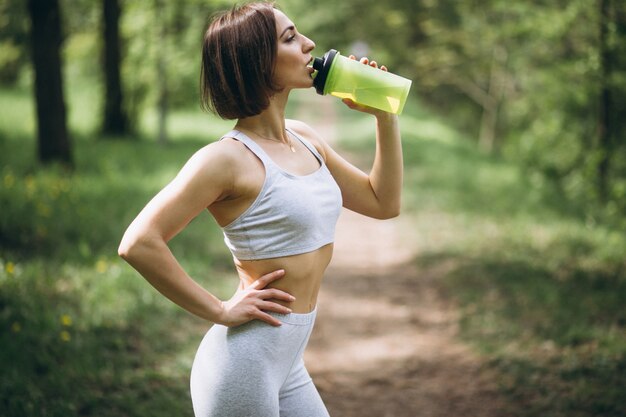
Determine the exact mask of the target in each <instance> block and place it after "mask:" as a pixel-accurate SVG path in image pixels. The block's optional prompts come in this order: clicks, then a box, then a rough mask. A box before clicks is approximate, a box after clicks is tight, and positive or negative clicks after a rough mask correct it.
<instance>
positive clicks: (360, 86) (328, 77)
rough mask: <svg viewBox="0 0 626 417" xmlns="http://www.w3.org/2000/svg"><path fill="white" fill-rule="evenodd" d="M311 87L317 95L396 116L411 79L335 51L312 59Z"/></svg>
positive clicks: (404, 100) (401, 106)
mask: <svg viewBox="0 0 626 417" xmlns="http://www.w3.org/2000/svg"><path fill="white" fill-rule="evenodd" d="M313 69H315V70H316V71H317V72H316V73H314V74H313V75H314V77H315V78H314V80H313V86H314V87H315V90H316V91H317V93H318V94H321V95H325V94H331V95H333V96H335V97H339V98H342V99H343V98H349V99H351V100H352V101H354V102H356V103H359V104H363V105H366V106H370V107H375V108H377V109H380V110H384V111H386V112H389V113H394V114H400V113H402V109H403V108H404V104H405V103H406V98H407V96H408V95H409V90H410V88H411V80H409V79H406V78H403V77H400V76H399V75H396V74H392V73H390V72H386V71H381V70H380V69H378V68H374V67H371V66H369V65H364V64H362V63H360V62H359V61H355V60H353V59H350V58H347V57H345V56H342V55H341V54H340V53H339V52H338V51H336V50H335V49H331V50H330V51H328V52H326V54H324V56H323V57H322V58H315V59H314V60H313Z"/></svg>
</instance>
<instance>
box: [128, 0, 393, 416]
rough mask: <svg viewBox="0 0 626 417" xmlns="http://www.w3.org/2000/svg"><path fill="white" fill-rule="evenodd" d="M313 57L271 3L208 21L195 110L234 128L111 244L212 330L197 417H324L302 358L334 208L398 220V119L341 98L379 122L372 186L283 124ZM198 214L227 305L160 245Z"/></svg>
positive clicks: (296, 125) (196, 378)
mask: <svg viewBox="0 0 626 417" xmlns="http://www.w3.org/2000/svg"><path fill="white" fill-rule="evenodd" d="M314 47H315V44H314V43H313V42H312V41H311V40H310V39H308V38H306V37H305V36H304V35H302V34H300V33H299V32H298V30H297V29H296V27H295V25H294V24H293V22H292V21H291V20H290V19H289V18H288V17H287V16H286V15H285V14H284V13H282V12H281V11H280V10H278V9H276V8H275V7H274V6H273V5H271V4H268V3H252V4H248V5H245V6H241V7H235V8H233V9H232V10H230V11H228V12H225V13H222V14H220V15H218V16H217V17H215V18H214V19H213V21H212V23H211V24H210V26H209V28H208V30H207V32H206V35H205V39H204V45H203V55H202V58H203V62H202V79H201V80H202V90H203V99H204V104H205V106H206V107H207V108H209V109H211V110H212V111H214V112H215V113H217V114H219V115H220V116H221V117H223V118H226V119H237V122H236V124H235V127H234V130H233V131H231V132H229V133H227V134H226V135H224V137H223V138H222V140H220V141H218V142H215V143H211V144H210V145H208V146H206V147H204V148H202V149H200V150H199V151H198V152H197V153H196V154H195V155H193V156H192V157H191V158H190V160H189V161H188V162H187V163H186V164H185V166H184V167H183V168H182V170H181V171H180V173H179V174H178V175H177V176H176V178H175V179H174V180H173V181H172V182H171V183H170V184H169V185H167V186H166V187H165V188H164V189H163V190H162V191H161V192H159V193H158V194H157V195H156V197H154V199H153V200H152V201H150V202H149V203H148V205H147V206H146V207H145V208H144V209H143V210H142V211H141V213H140V214H139V215H138V216H137V218H136V219H135V220H134V221H133V222H132V224H131V225H130V226H129V228H128V230H127V231H126V233H125V235H124V237H123V239H122V242H121V245H120V249H119V253H120V256H122V257H123V258H124V259H125V260H127V261H128V262H129V263H130V264H131V265H132V266H133V267H134V268H136V269H137V270H138V271H139V272H140V273H141V275H143V276H144V277H145V278H146V279H147V280H148V281H149V282H150V284H152V285H153V286H154V287H155V288H156V289H157V290H159V291H160V292H161V293H163V294H164V295H165V296H166V297H168V298H169V299H170V300H172V301H173V302H175V303H177V304H178V305H180V306H181V307H183V308H184V309H186V310H188V311H189V312H191V313H193V314H195V315H197V316H199V317H201V318H203V319H205V320H207V321H209V322H212V323H214V324H215V325H214V326H213V327H212V328H211V329H210V330H209V331H208V333H207V334H206V336H205V338H204V339H203V341H202V343H201V345H200V347H199V349H198V352H197V354H196V358H195V360H194V364H193V368H192V373H191V396H192V401H193V407H194V412H195V414H196V416H245V417H250V416H259V417H264V416H268V417H269V416H279V415H280V416H306V417H317V416H327V415H328V412H327V411H326V408H325V406H324V404H323V403H322V401H321V399H320V396H319V394H318V393H317V390H316V389H315V387H314V385H313V383H312V381H311V378H310V377H309V375H308V373H307V371H306V369H305V367H304V364H303V362H302V353H303V350H304V347H305V345H306V343H307V341H308V338H309V335H310V333H311V330H312V327H313V322H314V319H315V313H316V310H315V306H316V302H317V294H318V290H319V287H320V283H321V281H322V276H323V274H324V271H325V269H326V267H327V265H328V263H329V262H330V259H331V255H332V251H333V240H334V230H335V223H336V220H337V217H338V215H339V212H340V208H341V206H342V205H343V206H344V207H346V208H348V209H350V210H354V211H356V212H358V213H362V214H364V215H366V216H370V217H374V218H380V219H383V218H390V217H394V216H396V215H398V213H399V209H400V189H401V183H402V152H401V147H400V135H399V130H398V123H397V117H396V116H394V115H391V114H388V113H384V112H381V111H378V110H374V109H372V108H368V107H364V106H360V105H357V104H355V103H354V102H352V101H349V100H346V101H345V104H346V105H347V106H348V107H350V108H351V109H355V110H358V111H362V112H365V113H369V114H372V115H373V116H374V117H375V118H376V127H377V130H376V137H377V149H376V156H375V160H374V164H373V167H372V170H371V173H370V174H369V175H366V174H365V173H363V172H362V171H360V170H358V169H357V168H355V167H354V166H352V165H351V164H349V163H348V162H346V161H345V160H344V159H343V158H342V157H341V156H339V155H338V154H337V153H336V152H335V151H334V150H333V149H331V147H330V146H329V145H328V144H327V143H326V142H324V140H323V139H322V138H320V137H319V136H318V135H317V134H316V133H315V131H314V130H313V129H311V128H310V127H309V126H307V125H306V124H304V123H302V122H299V121H295V120H286V119H285V106H286V104H287V99H288V97H289V92H290V91H291V90H292V89H295V88H310V87H312V85H313V80H312V77H311V75H312V73H313V70H312V68H311V67H310V63H311V61H312V55H311V51H312V50H313V48H314ZM361 62H363V63H364V64H369V65H371V66H374V67H377V65H376V63H375V62H371V63H368V62H367V59H365V58H363V59H362V60H361ZM381 69H383V70H386V69H385V68H384V67H381ZM206 209H208V211H209V212H210V213H211V214H212V215H213V217H214V218H215V219H216V221H217V223H218V224H219V225H220V226H221V227H222V228H223V231H224V236H225V241H226V244H227V245H228V247H229V248H230V250H231V251H232V253H233V259H234V263H235V266H236V269H237V272H238V274H239V277H240V281H241V283H240V286H239V289H238V291H237V292H236V293H235V294H234V295H233V297H232V298H231V299H230V300H227V301H221V300H219V299H218V298H216V297H215V296H214V295H212V294H210V293H209V292H207V291H206V290H205V289H204V288H202V287H201V286H200V285H198V284H197V283H196V282H195V281H193V279H192V278H191V277H189V276H188V275H187V274H186V273H185V271H184V270H183V269H182V268H181V266H180V265H179V263H178V262H177V261H176V259H175V258H174V256H173V255H172V253H171V252H170V250H169V249H168V246H167V242H168V241H169V240H170V239H171V238H172V237H174V236H175V235H176V234H177V233H178V232H180V231H181V230H182V229H183V228H184V227H185V226H186V225H187V224H188V223H189V222H190V221H191V220H192V219H193V218H194V217H195V216H197V215H198V214H200V213H201V212H203V211H204V210H206Z"/></svg>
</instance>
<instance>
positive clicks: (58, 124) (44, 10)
mask: <svg viewBox="0 0 626 417" xmlns="http://www.w3.org/2000/svg"><path fill="white" fill-rule="evenodd" d="M28 11H29V14H30V18H31V23H32V27H31V33H32V54H33V67H34V73H35V100H36V103H37V127H38V133H37V137H38V152H39V160H40V161H42V162H52V161H60V162H62V163H64V164H66V165H72V162H73V160H72V149H71V143H70V137H69V135H68V132H67V121H66V111H65V99H64V96H63V79H62V74H61V56H60V53H59V52H60V51H59V50H60V47H61V42H62V38H61V15H60V8H59V3H58V0H29V1H28Z"/></svg>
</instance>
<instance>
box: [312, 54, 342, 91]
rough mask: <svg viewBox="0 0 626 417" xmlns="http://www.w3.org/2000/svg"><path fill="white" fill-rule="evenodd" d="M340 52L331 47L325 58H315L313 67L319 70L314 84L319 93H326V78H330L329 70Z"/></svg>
mask: <svg viewBox="0 0 626 417" xmlns="http://www.w3.org/2000/svg"><path fill="white" fill-rule="evenodd" d="M338 53H339V52H337V51H336V50H335V49H331V50H330V51H328V52H326V53H325V54H324V57H323V58H315V59H314V60H313V69H314V70H316V71H317V75H316V76H315V79H314V80H313V86H314V87H315V91H317V94H321V95H324V86H325V85H326V78H328V72H329V71H330V67H331V65H332V64H333V60H334V59H335V55H337V54H338Z"/></svg>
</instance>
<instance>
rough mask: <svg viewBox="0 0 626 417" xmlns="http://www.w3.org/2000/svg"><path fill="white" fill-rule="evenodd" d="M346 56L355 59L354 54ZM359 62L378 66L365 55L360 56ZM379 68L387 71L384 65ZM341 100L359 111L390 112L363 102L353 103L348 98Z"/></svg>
mask: <svg viewBox="0 0 626 417" xmlns="http://www.w3.org/2000/svg"><path fill="white" fill-rule="evenodd" d="M348 58H350V59H353V60H355V61H356V57H355V56H354V55H350V56H349V57H348ZM359 62H360V63H361V64H363V65H369V66H370V67H373V68H379V67H378V63H377V62H376V61H370V60H369V58H367V57H365V56H364V57H363V58H361V59H360V60H359ZM380 69H381V70H382V71H385V72H386V71H387V67H386V66H384V65H381V66H380ZM341 101H343V103H344V104H345V105H346V106H348V107H349V108H351V109H352V110H357V111H360V112H363V113H368V114H373V115H374V116H381V115H388V114H390V113H387V112H385V111H382V110H379V109H376V108H374V107H370V106H364V105H363V104H358V103H355V102H354V101H352V100H350V99H349V98H344V99H343V100H341Z"/></svg>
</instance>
